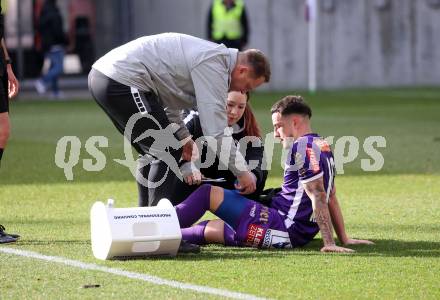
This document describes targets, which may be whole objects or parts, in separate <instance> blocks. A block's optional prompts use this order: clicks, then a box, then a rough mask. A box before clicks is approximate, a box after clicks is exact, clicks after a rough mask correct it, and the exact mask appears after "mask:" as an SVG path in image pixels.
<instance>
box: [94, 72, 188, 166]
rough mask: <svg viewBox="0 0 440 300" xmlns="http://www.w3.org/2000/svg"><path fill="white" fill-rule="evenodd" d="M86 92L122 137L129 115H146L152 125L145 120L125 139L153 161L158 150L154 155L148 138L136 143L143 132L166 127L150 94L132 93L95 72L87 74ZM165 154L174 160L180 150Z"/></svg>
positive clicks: (153, 96) (123, 86)
mask: <svg viewBox="0 0 440 300" xmlns="http://www.w3.org/2000/svg"><path fill="white" fill-rule="evenodd" d="M89 90H90V92H91V93H92V96H93V98H94V99H95V101H96V102H97V103H98V104H99V106H100V107H101V108H102V109H103V110H104V112H105V113H106V114H107V115H108V117H109V118H110V119H111V120H112V122H113V124H114V125H115V127H116V128H117V129H118V131H119V132H120V133H122V134H124V130H125V127H126V125H127V123H128V121H129V119H130V117H131V116H132V115H133V114H136V113H146V112H148V114H149V115H150V116H152V117H153V118H154V121H153V120H151V119H149V118H142V119H140V120H139V121H137V122H136V123H135V125H134V127H133V128H132V132H131V136H130V137H127V138H129V140H130V141H131V144H132V146H133V147H134V148H135V149H136V150H137V152H138V153H139V154H142V155H144V154H147V153H148V154H151V155H152V156H154V157H157V156H156V153H159V154H160V152H161V150H162V149H159V151H156V150H157V149H153V147H151V146H152V144H153V142H154V140H155V139H154V138H153V137H152V136H151V137H150V136H149V137H145V138H143V139H142V140H140V141H136V140H137V138H138V137H139V136H140V135H141V134H142V133H144V131H145V130H147V129H155V130H158V129H163V128H166V127H167V126H168V125H169V124H170V121H169V120H168V117H167V116H166V114H165V111H164V108H163V106H162V105H161V104H160V103H159V100H158V98H157V96H156V95H155V94H154V93H152V92H145V91H139V90H136V91H135V92H133V90H132V88H130V87H129V86H126V85H123V84H121V83H119V82H116V81H115V80H113V79H111V78H108V77H107V76H105V75H104V74H102V73H101V72H99V71H97V70H95V69H92V70H91V71H90V73H89ZM168 150H169V151H167V152H169V153H170V154H171V155H172V156H174V157H175V159H176V160H178V159H179V158H180V156H181V149H172V148H170V149H168Z"/></svg>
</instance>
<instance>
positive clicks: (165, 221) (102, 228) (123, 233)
mask: <svg viewBox="0 0 440 300" xmlns="http://www.w3.org/2000/svg"><path fill="white" fill-rule="evenodd" d="M90 223H91V237H92V250H93V255H94V256H95V257H96V258H98V259H126V258H130V257H138V256H153V255H167V256H175V255H176V254H177V250H178V249H179V245H180V240H181V239H182V234H181V232H180V225H179V220H178V219H177V214H176V210H175V209H174V207H173V205H172V204H171V202H170V201H169V200H167V199H162V200H160V201H159V203H158V205H157V206H153V207H130V208H114V207H113V200H111V199H109V200H108V204H107V205H105V204H104V203H102V202H100V201H98V202H95V204H93V206H92V209H91V210H90Z"/></svg>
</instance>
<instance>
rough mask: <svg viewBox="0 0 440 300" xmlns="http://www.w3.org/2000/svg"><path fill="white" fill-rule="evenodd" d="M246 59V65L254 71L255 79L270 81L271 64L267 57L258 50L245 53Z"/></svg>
mask: <svg viewBox="0 0 440 300" xmlns="http://www.w3.org/2000/svg"><path fill="white" fill-rule="evenodd" d="M243 53H244V54H245V57H246V64H247V65H249V66H251V67H252V69H253V70H254V77H255V78H260V77H264V81H265V82H269V81H270V76H271V71H270V63H269V60H268V59H267V57H266V55H264V53H263V52H261V51H260V50H257V49H248V50H245V51H244V52H243Z"/></svg>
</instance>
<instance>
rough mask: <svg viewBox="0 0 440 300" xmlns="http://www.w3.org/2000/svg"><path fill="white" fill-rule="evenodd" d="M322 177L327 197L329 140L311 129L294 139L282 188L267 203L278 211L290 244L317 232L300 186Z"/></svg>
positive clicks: (330, 176)
mask: <svg viewBox="0 0 440 300" xmlns="http://www.w3.org/2000/svg"><path fill="white" fill-rule="evenodd" d="M320 177H323V180H324V188H325V190H326V193H327V201H328V199H329V196H330V192H331V190H332V189H333V184H334V177H335V167H334V158H333V154H332V152H331V149H330V146H329V144H328V143H327V142H326V141H325V140H324V139H323V138H322V137H320V136H319V135H317V134H314V133H311V134H306V135H304V136H302V137H300V138H299V139H297V140H296V141H295V142H294V143H293V145H292V148H291V151H290V153H289V155H288V159H287V162H286V166H285V170H284V182H283V185H282V189H281V191H280V192H279V193H277V194H276V195H275V196H274V197H273V198H272V204H271V207H272V208H275V209H277V210H278V213H279V214H280V215H282V216H283V217H284V218H285V219H284V224H285V226H286V228H287V230H288V232H289V236H290V240H291V242H292V246H293V247H295V246H302V245H305V244H306V243H308V242H310V241H311V240H312V239H313V238H314V236H315V235H316V234H317V233H318V231H319V227H318V224H317V223H316V222H315V220H314V219H313V207H312V201H311V200H310V198H309V196H308V195H307V193H306V192H305V190H304V186H303V184H304V183H307V182H310V181H313V180H315V179H318V178H320Z"/></svg>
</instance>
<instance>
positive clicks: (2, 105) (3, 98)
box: [0, 48, 9, 113]
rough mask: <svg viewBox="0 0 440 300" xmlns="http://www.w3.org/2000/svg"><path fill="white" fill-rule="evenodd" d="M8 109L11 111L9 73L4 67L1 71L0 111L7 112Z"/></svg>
mask: <svg viewBox="0 0 440 300" xmlns="http://www.w3.org/2000/svg"><path fill="white" fill-rule="evenodd" d="M0 49H1V48H0ZM8 111H9V98H8V73H7V72H6V68H4V69H2V70H1V72H0V113H5V112H8Z"/></svg>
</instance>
